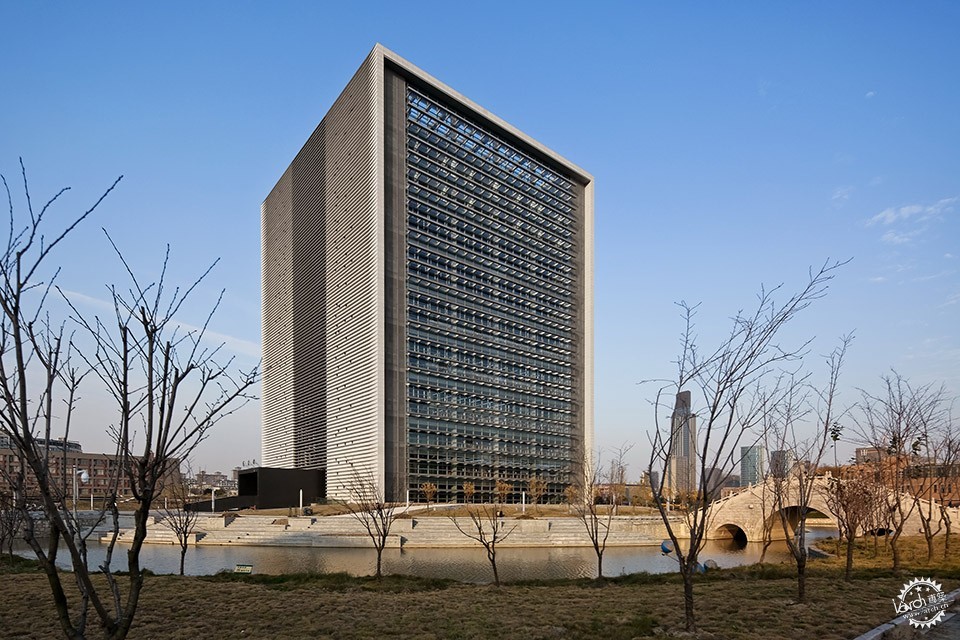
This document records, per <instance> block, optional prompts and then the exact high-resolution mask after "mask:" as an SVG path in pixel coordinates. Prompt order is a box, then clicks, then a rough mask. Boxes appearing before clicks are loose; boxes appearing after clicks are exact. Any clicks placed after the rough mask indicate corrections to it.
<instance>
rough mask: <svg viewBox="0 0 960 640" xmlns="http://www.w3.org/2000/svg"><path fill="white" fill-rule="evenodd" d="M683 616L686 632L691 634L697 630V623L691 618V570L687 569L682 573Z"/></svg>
mask: <svg viewBox="0 0 960 640" xmlns="http://www.w3.org/2000/svg"><path fill="white" fill-rule="evenodd" d="M683 616H684V620H685V621H686V628H687V631H688V632H690V633H693V632H694V631H696V630H697V623H696V620H695V618H694V616H693V569H692V568H689V569H686V570H685V571H684V572H683Z"/></svg>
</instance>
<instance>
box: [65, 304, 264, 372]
mask: <svg viewBox="0 0 960 640" xmlns="http://www.w3.org/2000/svg"><path fill="white" fill-rule="evenodd" d="M62 291H63V294H64V295H65V296H66V297H67V299H68V300H70V302H71V303H73V304H81V305H86V306H88V307H93V308H95V309H99V310H101V311H110V312H112V311H113V309H114V307H113V303H112V302H109V301H108V300H102V299H100V298H95V297H93V296H88V295H86V294H84V293H80V292H78V291H68V290H66V289H63V290H62ZM176 324H177V326H178V327H179V328H180V329H182V330H184V331H194V332H199V331H200V327H197V326H195V325H192V324H187V323H186V322H179V321H176ZM203 338H204V340H205V341H206V342H208V343H212V344H213V345H219V344H223V346H224V347H225V348H226V349H229V350H230V351H233V352H234V353H236V354H239V355H245V356H251V357H254V358H259V357H260V344H259V343H257V342H251V341H250V340H244V339H242V338H237V337H234V336H231V335H227V334H225V333H220V332H218V331H213V330H212V329H210V328H207V330H206V331H205V332H204V334H203Z"/></svg>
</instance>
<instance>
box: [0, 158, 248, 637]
mask: <svg viewBox="0 0 960 640" xmlns="http://www.w3.org/2000/svg"><path fill="white" fill-rule="evenodd" d="M21 173H22V175H23V184H24V194H25V196H26V209H27V212H28V216H26V219H25V220H22V221H21V220H20V219H18V217H17V216H16V215H15V211H14V207H13V199H12V196H11V193H10V189H9V187H8V186H7V181H6V179H5V178H4V179H3V183H4V186H5V188H6V191H7V199H8V202H9V203H10V224H9V233H8V238H7V242H6V245H5V247H4V248H3V249H2V250H0V396H2V403H0V434H3V435H6V436H7V437H8V438H9V439H10V441H11V443H12V445H13V449H14V451H15V455H16V457H17V458H18V463H19V468H20V469H22V473H20V474H18V477H17V478H16V479H15V482H14V495H15V497H16V501H17V505H18V507H19V508H20V509H21V515H22V517H23V519H24V539H25V541H26V542H27V544H28V545H29V546H30V547H31V549H32V550H33V552H34V554H35V555H36V557H37V560H38V562H39V564H40V567H41V568H42V570H43V572H44V573H45V574H46V577H47V581H48V583H49V586H50V590H51V593H52V595H53V600H54V605H55V608H56V611H57V616H58V620H59V622H60V626H61V628H62V630H63V633H64V635H65V636H66V637H68V638H85V637H87V634H88V622H89V621H90V617H91V614H92V615H93V617H94V618H93V619H94V620H95V621H96V622H95V624H96V625H97V627H98V628H99V631H100V633H101V634H102V635H103V637H105V638H111V639H120V638H125V637H126V635H127V634H128V632H129V630H130V626H131V624H132V623H133V619H134V615H135V613H136V610H137V606H138V604H139V599H140V593H141V589H142V587H143V580H144V574H143V570H142V569H141V567H140V551H141V548H142V546H143V541H144V538H145V537H146V532H147V519H148V516H149V512H150V509H151V507H152V505H153V502H154V499H155V498H156V496H157V495H158V490H159V488H160V486H161V484H162V482H163V479H164V478H165V477H166V475H167V474H168V472H169V471H170V470H171V469H172V468H173V466H174V465H175V464H177V461H178V460H180V459H183V458H185V457H186V456H187V455H189V453H190V452H191V451H192V450H193V449H194V448H195V447H196V445H197V444H198V443H199V442H200V441H202V440H203V439H204V438H205V437H206V435H207V434H208V432H209V429H210V428H211V427H212V426H213V425H214V424H216V423H217V422H218V421H219V420H221V419H222V418H224V417H225V416H227V415H229V414H230V413H231V412H232V411H234V410H235V409H236V408H238V407H239V405H241V404H243V402H244V401H245V400H247V399H249V396H248V395H247V392H246V391H247V389H248V388H249V387H250V386H251V385H252V384H254V382H255V381H256V379H257V373H256V370H254V371H251V372H249V373H246V374H240V375H239V376H235V375H234V374H231V373H230V371H229V369H228V367H229V366H230V365H231V363H230V362H229V361H228V362H227V364H225V365H219V364H217V357H218V352H219V349H217V348H212V349H210V348H206V347H205V346H203V345H205V344H206V339H205V334H206V327H207V323H209V317H208V319H207V322H206V323H204V325H203V326H202V327H201V328H200V329H198V330H189V331H183V330H182V329H180V328H179V325H178V324H177V323H176V321H175V320H174V316H175V315H176V314H177V312H178V311H179V310H180V307H181V305H182V304H183V301H184V299H185V298H186V297H187V296H189V294H190V293H191V292H192V291H193V289H194V287H195V286H196V285H197V283H198V282H199V280H198V281H197V282H195V283H194V284H193V285H192V286H190V287H189V288H187V289H185V290H181V289H175V290H174V291H173V292H172V293H170V292H169V291H167V290H165V284H166V283H165V282H164V277H163V275H164V274H165V273H166V266H167V261H166V260H165V261H164V269H163V271H162V273H161V276H160V278H159V279H158V280H157V282H156V283H154V284H149V285H142V284H141V283H140V282H139V281H138V280H137V278H136V277H134V276H133V272H132V271H131V270H130V268H129V265H128V264H127V263H126V262H125V261H124V260H123V258H122V256H121V263H122V265H123V266H124V268H125V269H126V271H127V273H128V274H129V276H130V278H131V281H132V285H131V287H130V288H129V289H128V291H127V292H126V293H121V292H120V291H119V290H118V289H116V288H115V287H111V288H110V295H111V299H112V300H111V301H112V306H113V316H112V318H111V320H109V321H107V322H106V323H104V322H101V320H100V319H99V318H93V319H92V320H86V319H84V317H83V316H82V315H81V314H80V313H79V312H77V310H76V309H75V308H73V307H72V306H71V309H72V315H71V320H72V321H73V322H76V323H77V324H78V325H79V327H80V328H81V331H83V332H85V333H86V337H87V341H88V343H92V345H93V346H92V347H90V348H89V349H88V350H86V351H79V352H77V351H76V350H75V347H74V346H73V344H72V343H71V335H70V334H68V333H66V332H65V330H64V324H63V323H60V324H57V323H55V322H54V321H52V320H51V318H50V315H49V313H48V312H47V309H46V306H45V302H46V300H47V298H48V295H49V294H50V293H51V292H53V291H57V290H56V289H55V287H54V280H55V278H56V275H57V273H58V269H55V268H54V269H51V267H50V263H51V262H52V261H53V259H54V258H53V251H54V250H55V249H57V248H58V247H59V246H60V245H61V244H62V242H63V241H64V240H65V239H66V238H67V236H68V235H69V234H70V232H71V231H72V230H73V229H75V228H76V227H77V225H79V224H80V223H82V222H83V221H84V220H85V219H86V218H87V217H89V215H90V214H91V213H92V212H93V211H94V209H95V208H96V207H97V205H99V204H100V202H102V200H103V198H105V197H106V195H107V194H108V193H109V192H110V191H111V190H112V189H113V188H114V186H116V184H117V182H119V179H118V180H117V182H115V183H114V185H113V186H111V187H110V188H109V189H107V191H106V192H105V193H104V194H103V195H102V196H101V197H100V199H99V200H97V201H96V202H95V203H94V205H93V206H92V207H90V208H89V209H88V210H86V211H85V212H83V213H82V214H80V215H78V216H76V217H75V218H73V219H71V220H69V221H68V222H67V223H65V224H63V225H62V226H61V227H60V228H59V229H54V231H53V233H52V234H49V235H48V234H47V233H46V231H45V229H46V227H47V226H48V225H47V224H46V223H47V215H48V214H49V213H50V207H51V206H52V205H53V204H54V203H55V201H56V200H57V199H58V198H59V197H60V195H62V193H63V192H64V191H65V190H62V191H60V192H59V193H58V194H56V195H55V196H54V197H53V198H51V199H50V200H49V201H47V202H46V204H45V205H44V206H43V207H42V208H41V209H40V210H39V211H37V210H35V209H34V207H33V204H32V200H31V197H30V191H29V187H28V183H27V180H26V171H25V170H23V164H22V162H21ZM111 244H112V241H111ZM114 249H116V247H115V246H114ZM117 254H118V256H119V255H120V254H119V251H117ZM168 255H169V252H168ZM208 272H209V270H208V271H207V273H208ZM204 275H206V273H204ZM201 279H202V276H201ZM61 295H62V293H61ZM68 303H69V301H68ZM215 308H216V305H214V309H215ZM77 353H79V357H80V359H81V360H83V362H84V363H85V365H86V369H88V370H90V371H92V373H93V374H94V376H95V377H96V378H97V379H99V381H100V382H101V383H102V385H103V387H104V388H105V389H106V390H107V393H108V394H110V395H111V396H112V397H113V399H114V400H115V401H116V406H117V422H116V423H115V425H114V426H113V428H112V431H111V433H112V434H113V436H114V439H115V442H116V456H117V464H116V465H115V467H114V473H113V475H112V476H111V477H110V482H109V485H110V486H109V487H108V489H107V491H106V493H105V496H104V498H105V499H104V501H103V506H102V508H101V510H100V512H99V513H98V514H95V517H94V518H93V522H94V523H96V522H102V521H104V520H105V519H107V518H108V519H109V522H110V523H111V527H112V536H111V537H110V541H109V542H108V544H107V548H106V555H105V559H104V561H103V563H102V564H100V565H99V566H98V567H92V566H90V564H89V561H88V557H87V542H86V541H87V537H88V536H89V535H90V532H91V530H92V529H90V528H86V527H84V526H81V522H80V520H79V519H78V517H77V516H76V514H75V512H74V511H73V510H72V509H71V508H70V506H68V505H70V504H71V503H70V502H69V501H68V492H67V490H66V487H67V486H68V484H69V483H68V482H67V471H66V464H65V463H66V447H64V448H63V453H62V455H63V460H62V462H63V463H64V464H62V465H61V472H62V473H61V475H60V477H59V478H58V477H53V475H52V474H51V472H50V470H51V469H52V468H53V467H52V465H51V463H52V462H53V457H54V456H55V455H56V451H52V450H51V447H50V444H49V443H50V439H51V435H52V432H53V430H54V429H58V428H60V427H61V426H62V427H63V429H64V438H66V437H67V434H68V433H69V425H70V420H71V417H72V415H73V412H74V408H75V402H76V399H77V390H78V388H79V385H80V382H81V381H82V380H83V377H84V375H85V372H84V370H83V369H81V368H79V367H76V366H74V364H73V362H75V361H76V360H75V354H77ZM58 399H59V400H62V401H63V404H64V408H63V409H62V410H61V411H55V410H54V402H55V400H58ZM70 480H71V481H72V480H73V478H71V479H70ZM121 481H122V482H123V483H124V484H125V485H128V486H129V489H130V491H131V492H132V494H133V497H134V499H135V500H136V510H135V512H134V522H135V527H134V535H133V539H132V542H131V545H130V548H129V550H128V551H127V554H126V566H125V567H124V569H126V574H125V575H121V574H117V573H115V572H114V570H113V568H112V562H113V553H114V550H115V545H116V540H117V536H118V532H119V512H118V511H117V508H116V497H117V492H118V487H119V486H120V483H121ZM28 491H29V492H30V493H31V494H33V498H32V500H31V502H34V504H37V503H38V506H39V512H40V514H41V515H39V516H38V515H37V511H35V510H34V509H31V508H30V507H31V505H29V504H28V501H27V500H26V496H27V493H28ZM40 519H42V520H44V521H45V525H46V529H47V530H48V532H49V533H48V534H47V532H44V534H45V535H44V536H43V537H42V536H41V534H40V532H39V531H38V526H37V525H38V524H39V522H38V520H40ZM61 552H63V553H65V554H66V555H67V557H68V562H69V565H70V567H71V569H72V572H71V573H69V574H67V575H69V578H67V579H66V580H64V577H65V576H64V574H63V573H62V570H61V569H60V567H59V566H58V558H59V557H60V554H61ZM95 571H99V572H100V573H101V574H102V580H94V578H93V573H94V572H95ZM69 584H73V585H75V587H76V588H75V589H72V588H70V587H68V585H69ZM124 584H125V587H124Z"/></svg>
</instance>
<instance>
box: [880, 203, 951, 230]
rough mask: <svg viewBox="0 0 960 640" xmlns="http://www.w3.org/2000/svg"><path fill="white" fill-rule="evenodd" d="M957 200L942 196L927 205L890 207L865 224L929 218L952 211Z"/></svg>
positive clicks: (886, 223)
mask: <svg viewBox="0 0 960 640" xmlns="http://www.w3.org/2000/svg"><path fill="white" fill-rule="evenodd" d="M957 200H958V198H957V197H953V198H944V199H942V200H939V201H937V202H935V203H933V204H928V205H923V204H908V205H905V206H902V207H890V208H889V209H884V210H883V211H881V212H880V213H878V214H877V215H875V216H873V217H872V218H870V219H869V220H868V221H867V226H868V227H869V226H872V225H874V224H883V225H888V224H893V223H894V222H898V221H901V220H911V219H912V220H916V221H918V222H922V221H924V220H929V219H931V218H938V217H941V216H943V215H944V214H946V213H951V212H952V211H953V205H954V204H955V203H956V202H957Z"/></svg>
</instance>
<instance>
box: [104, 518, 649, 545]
mask: <svg viewBox="0 0 960 640" xmlns="http://www.w3.org/2000/svg"><path fill="white" fill-rule="evenodd" d="M458 522H459V523H460V526H461V527H462V528H463V529H464V531H466V532H471V531H473V530H474V524H473V522H472V521H471V520H470V518H467V517H460V518H458ZM505 524H506V526H507V527H508V528H511V529H512V531H511V533H510V534H509V535H508V536H507V538H506V539H505V540H503V541H502V542H500V543H498V544H500V545H502V546H504V547H583V546H591V542H590V538H589V537H588V535H587V533H586V530H585V528H584V525H583V522H581V521H580V520H579V519H576V518H543V519H529V520H527V519H523V520H514V519H507V520H505ZM660 529H662V525H659V523H658V522H657V521H656V519H651V518H643V519H641V518H614V519H613V521H612V523H611V531H610V534H609V536H608V538H607V543H606V544H607V546H608V547H615V546H646V545H656V544H659V542H660V540H661V539H662V538H663V535H661V533H660V531H659V530H660ZM195 531H196V534H195V540H193V541H191V543H192V544H202V545H251V546H299V547H347V548H349V547H369V546H370V544H371V543H370V538H369V536H368V535H367V532H366V529H365V528H364V527H363V526H362V525H361V523H360V522H358V521H357V520H356V519H354V518H353V517H351V516H328V517H300V518H277V517H271V516H232V515H228V516H216V517H202V518H200V519H199V521H198V522H197V525H196V529H195ZM131 536H132V531H131V530H123V531H121V535H120V538H119V539H120V541H126V540H129V539H130V537H131ZM145 542H148V543H151V544H177V540H176V536H175V535H174V533H173V532H172V531H170V530H169V529H167V528H165V527H164V526H163V524H162V522H160V523H155V524H152V526H150V527H149V529H148V535H147V539H146V540H145ZM478 544H479V543H477V542H476V541H474V540H472V539H470V538H469V537H467V536H466V535H464V533H461V532H460V531H459V530H458V529H457V527H456V524H455V523H454V521H453V520H451V519H449V518H445V517H428V518H400V519H397V520H396V521H395V522H394V524H393V527H392V529H391V535H390V539H389V541H388V544H387V546H388V547H390V548H400V547H401V546H403V547H418V548H425V547H471V546H475V545H478Z"/></svg>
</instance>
